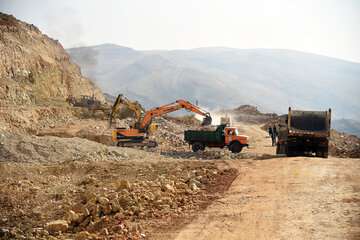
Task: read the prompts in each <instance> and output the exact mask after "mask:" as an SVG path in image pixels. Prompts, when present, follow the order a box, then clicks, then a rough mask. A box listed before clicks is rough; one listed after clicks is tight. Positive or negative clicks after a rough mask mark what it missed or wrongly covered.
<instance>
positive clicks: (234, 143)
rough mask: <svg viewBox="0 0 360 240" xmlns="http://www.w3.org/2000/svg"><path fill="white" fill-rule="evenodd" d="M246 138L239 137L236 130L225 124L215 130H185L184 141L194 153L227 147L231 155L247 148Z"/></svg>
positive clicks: (243, 136)
mask: <svg viewBox="0 0 360 240" xmlns="http://www.w3.org/2000/svg"><path fill="white" fill-rule="evenodd" d="M248 138H249V137H248V136H245V135H240V134H239V132H238V130H237V128H235V127H227V126H226V124H222V125H219V126H217V128H216V129H215V130H187V131H185V133H184V139H185V141H186V142H188V143H189V144H190V145H191V146H192V150H193V151H194V152H197V151H200V150H201V151H203V150H205V147H219V148H224V147H228V148H229V150H230V151H231V152H233V153H239V152H241V150H242V149H243V147H247V146H248Z"/></svg>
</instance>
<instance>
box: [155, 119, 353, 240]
mask: <svg viewBox="0 0 360 240" xmlns="http://www.w3.org/2000/svg"><path fill="white" fill-rule="evenodd" d="M240 128H242V129H243V130H244V131H245V132H247V134H249V135H250V137H251V138H252V140H253V142H254V143H256V146H254V147H253V148H250V149H249V150H248V151H251V152H254V153H256V154H274V148H272V147H270V145H271V144H270V139H268V138H267V136H266V132H265V131H262V130H261V129H260V128H259V126H256V125H245V124H241V126H240ZM219 164H220V165H222V164H224V163H219ZM225 164H226V165H227V166H230V167H232V168H236V169H237V170H238V171H239V176H238V177H237V178H236V179H235V181H234V182H233V183H232V185H231V187H230V189H229V190H228V191H227V192H226V193H225V194H224V197H223V198H221V199H218V200H216V201H215V202H214V203H212V204H211V205H210V206H209V207H208V208H207V209H206V210H205V211H203V212H201V213H199V215H198V217H197V218H195V219H193V221H192V222H191V223H190V224H188V225H187V226H186V227H185V228H183V229H181V230H180V231H177V232H172V233H170V234H163V235H159V236H158V237H157V238H158V239H177V240H181V239H207V240H208V239H359V238H360V188H359V187H358V184H359V182H360V175H359V174H358V173H359V170H360V159H351V158H349V159H340V158H335V157H330V158H328V159H321V158H308V157H296V158H269V159H265V160H252V161H244V160H230V161H225Z"/></svg>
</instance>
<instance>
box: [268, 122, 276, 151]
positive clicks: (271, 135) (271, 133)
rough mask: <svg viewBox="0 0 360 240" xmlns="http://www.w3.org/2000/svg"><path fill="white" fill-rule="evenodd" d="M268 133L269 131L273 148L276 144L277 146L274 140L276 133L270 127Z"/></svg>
mask: <svg viewBox="0 0 360 240" xmlns="http://www.w3.org/2000/svg"><path fill="white" fill-rule="evenodd" d="M268 131H269V136H270V137H271V142H272V143H271V145H272V146H274V144H275V139H274V131H273V128H272V127H271V126H270V127H269V129H268Z"/></svg>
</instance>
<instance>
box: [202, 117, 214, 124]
mask: <svg viewBox="0 0 360 240" xmlns="http://www.w3.org/2000/svg"><path fill="white" fill-rule="evenodd" d="M211 122H212V118H211V116H206V117H204V119H203V121H202V123H201V125H202V126H207V125H211Z"/></svg>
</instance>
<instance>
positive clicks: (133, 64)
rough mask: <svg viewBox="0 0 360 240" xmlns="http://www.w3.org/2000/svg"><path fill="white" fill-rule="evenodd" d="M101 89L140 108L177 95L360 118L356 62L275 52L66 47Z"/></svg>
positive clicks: (213, 104)
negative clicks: (131, 100) (121, 95)
mask: <svg viewBox="0 0 360 240" xmlns="http://www.w3.org/2000/svg"><path fill="white" fill-rule="evenodd" d="M68 52H69V53H70V55H71V57H72V59H73V61H74V62H75V63H77V64H79V65H80V66H81V69H82V72H83V74H84V75H85V76H87V77H89V78H91V79H93V80H95V82H96V83H97V85H98V86H100V87H101V88H102V90H103V91H105V92H108V93H110V94H112V95H116V94H117V93H124V94H126V95H128V96H129V97H131V98H134V99H137V100H139V101H140V102H141V103H142V104H144V105H145V106H146V107H150V106H157V105H159V104H164V103H168V102H171V101H173V100H175V99H177V98H186V99H188V100H190V101H195V100H198V101H199V103H200V104H201V105H203V106H205V107H208V108H212V109H214V108H229V107H233V106H239V105H241V104H252V105H256V106H259V108H260V110H262V111H266V112H276V113H285V112H286V111H287V108H288V107H289V106H292V107H293V108H294V109H296V108H299V109H319V110H326V109H328V108H329V107H331V108H332V109H333V113H334V116H335V118H347V119H355V120H360V94H359V93H358V92H359V90H360V64H359V63H354V62H348V61H343V60H339V59H335V58H330V57H325V56H321V55H316V54H310V53H304V52H298V51H292V50H281V49H233V48H222V47H217V48H199V49H190V50H172V51H162V50H156V51H137V50H134V49H131V48H127V47H122V46H118V45H114V44H104V45H98V46H90V47H82V48H72V49H68Z"/></svg>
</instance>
